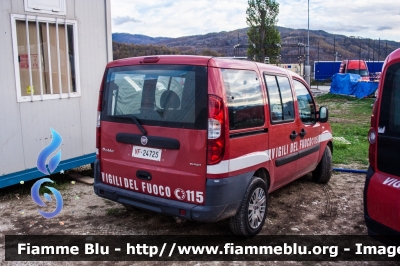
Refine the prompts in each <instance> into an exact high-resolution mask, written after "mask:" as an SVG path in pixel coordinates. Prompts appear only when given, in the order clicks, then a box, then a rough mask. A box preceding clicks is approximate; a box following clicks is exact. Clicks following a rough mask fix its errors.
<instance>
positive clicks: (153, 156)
mask: <svg viewBox="0 0 400 266" xmlns="http://www.w3.org/2000/svg"><path fill="white" fill-rule="evenodd" d="M161 152H162V150H161V149H153V148H146V147H142V146H133V150H132V157H135V158H142V159H146V160H153V161H160V160H161Z"/></svg>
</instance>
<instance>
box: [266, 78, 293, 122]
mask: <svg viewBox="0 0 400 266" xmlns="http://www.w3.org/2000/svg"><path fill="white" fill-rule="evenodd" d="M264 78H265V83H266V86H267V91H268V97H269V108H270V113H271V121H272V122H282V121H284V122H288V121H294V105H293V95H292V89H291V87H290V83H289V79H288V78H287V77H283V76H274V75H264Z"/></svg>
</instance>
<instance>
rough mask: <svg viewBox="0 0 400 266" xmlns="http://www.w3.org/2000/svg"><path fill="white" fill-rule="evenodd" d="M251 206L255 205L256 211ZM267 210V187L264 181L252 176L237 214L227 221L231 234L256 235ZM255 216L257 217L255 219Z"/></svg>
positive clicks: (262, 223)
mask: <svg viewBox="0 0 400 266" xmlns="http://www.w3.org/2000/svg"><path fill="white" fill-rule="evenodd" d="M253 204H255V205H256V209H253V208H252V207H251V206H252V205H253ZM251 209H252V210H251ZM267 210H268V190H267V186H266V184H265V182H264V180H262V179H261V178H259V177H256V176H254V177H253V178H252V179H251V181H250V184H249V186H248V187H247V190H246V193H245V195H244V198H243V201H242V203H241V205H240V207H239V210H238V212H237V213H236V215H235V216H233V217H231V218H230V220H229V226H230V228H231V230H232V232H233V233H234V234H235V235H241V236H245V237H252V236H254V235H256V234H258V233H259V232H260V231H261V229H262V227H263V225H264V222H265V218H266V217H267ZM250 214H253V215H250ZM255 215H257V217H256V216H255Z"/></svg>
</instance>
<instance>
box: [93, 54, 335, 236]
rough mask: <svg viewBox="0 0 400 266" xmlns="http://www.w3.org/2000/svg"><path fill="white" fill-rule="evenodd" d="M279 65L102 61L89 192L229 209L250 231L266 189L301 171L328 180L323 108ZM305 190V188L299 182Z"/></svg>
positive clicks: (215, 217)
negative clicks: (95, 139) (94, 154)
mask: <svg viewBox="0 0 400 266" xmlns="http://www.w3.org/2000/svg"><path fill="white" fill-rule="evenodd" d="M316 108H317V107H316V104H315V102H314V99H313V97H312V94H311V93H310V90H309V88H308V86H307V84H306V83H305V81H304V80H303V79H302V78H301V77H300V76H299V75H297V74H296V73H293V72H290V71H287V70H285V69H283V68H279V67H275V66H270V65H266V64H261V63H255V62H250V61H242V60H235V59H223V58H212V57H201V56H150V57H137V58H127V59H122V60H118V61H114V62H111V63H109V64H108V65H107V68H106V71H105V75H104V79H103V83H102V85H101V89H100V97H99V105H98V119H97V150H98V153H97V160H96V162H95V166H94V168H95V185H94V190H95V193H96V194H97V195H98V196H100V197H103V198H107V199H110V200H113V201H116V202H119V203H122V204H123V205H125V206H130V207H136V208H141V209H147V210H151V211H154V212H157V213H163V214H167V215H170V216H175V217H179V218H180V219H185V220H195V221H201V222H213V221H219V220H222V219H225V218H230V226H231V229H232V231H233V232H234V233H235V234H238V235H245V236H252V235H255V234H257V233H258V232H260V230H261V229H262V227H263V225H264V221H265V217H266V215H267V202H268V193H270V192H272V191H274V190H276V189H278V188H279V187H282V186H284V185H285V184H288V183H289V182H291V181H293V180H295V179H296V178H299V177H301V176H303V175H305V174H307V173H309V172H313V179H314V180H315V181H316V182H320V183H326V182H328V181H329V179H330V177H331V170H332V162H331V161H332V159H331V158H332V155H331V154H332V132H331V127H330V125H329V123H328V122H327V120H328V110H327V108H326V107H321V108H320V109H319V110H317V109H316ZM305 193H306V191H305Z"/></svg>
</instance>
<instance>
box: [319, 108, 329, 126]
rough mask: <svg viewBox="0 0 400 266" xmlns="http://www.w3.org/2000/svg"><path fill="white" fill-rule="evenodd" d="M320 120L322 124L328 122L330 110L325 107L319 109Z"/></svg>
mask: <svg viewBox="0 0 400 266" xmlns="http://www.w3.org/2000/svg"><path fill="white" fill-rule="evenodd" d="M318 120H319V122H321V123H326V122H328V108H326V107H325V106H321V108H319V119H318Z"/></svg>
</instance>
